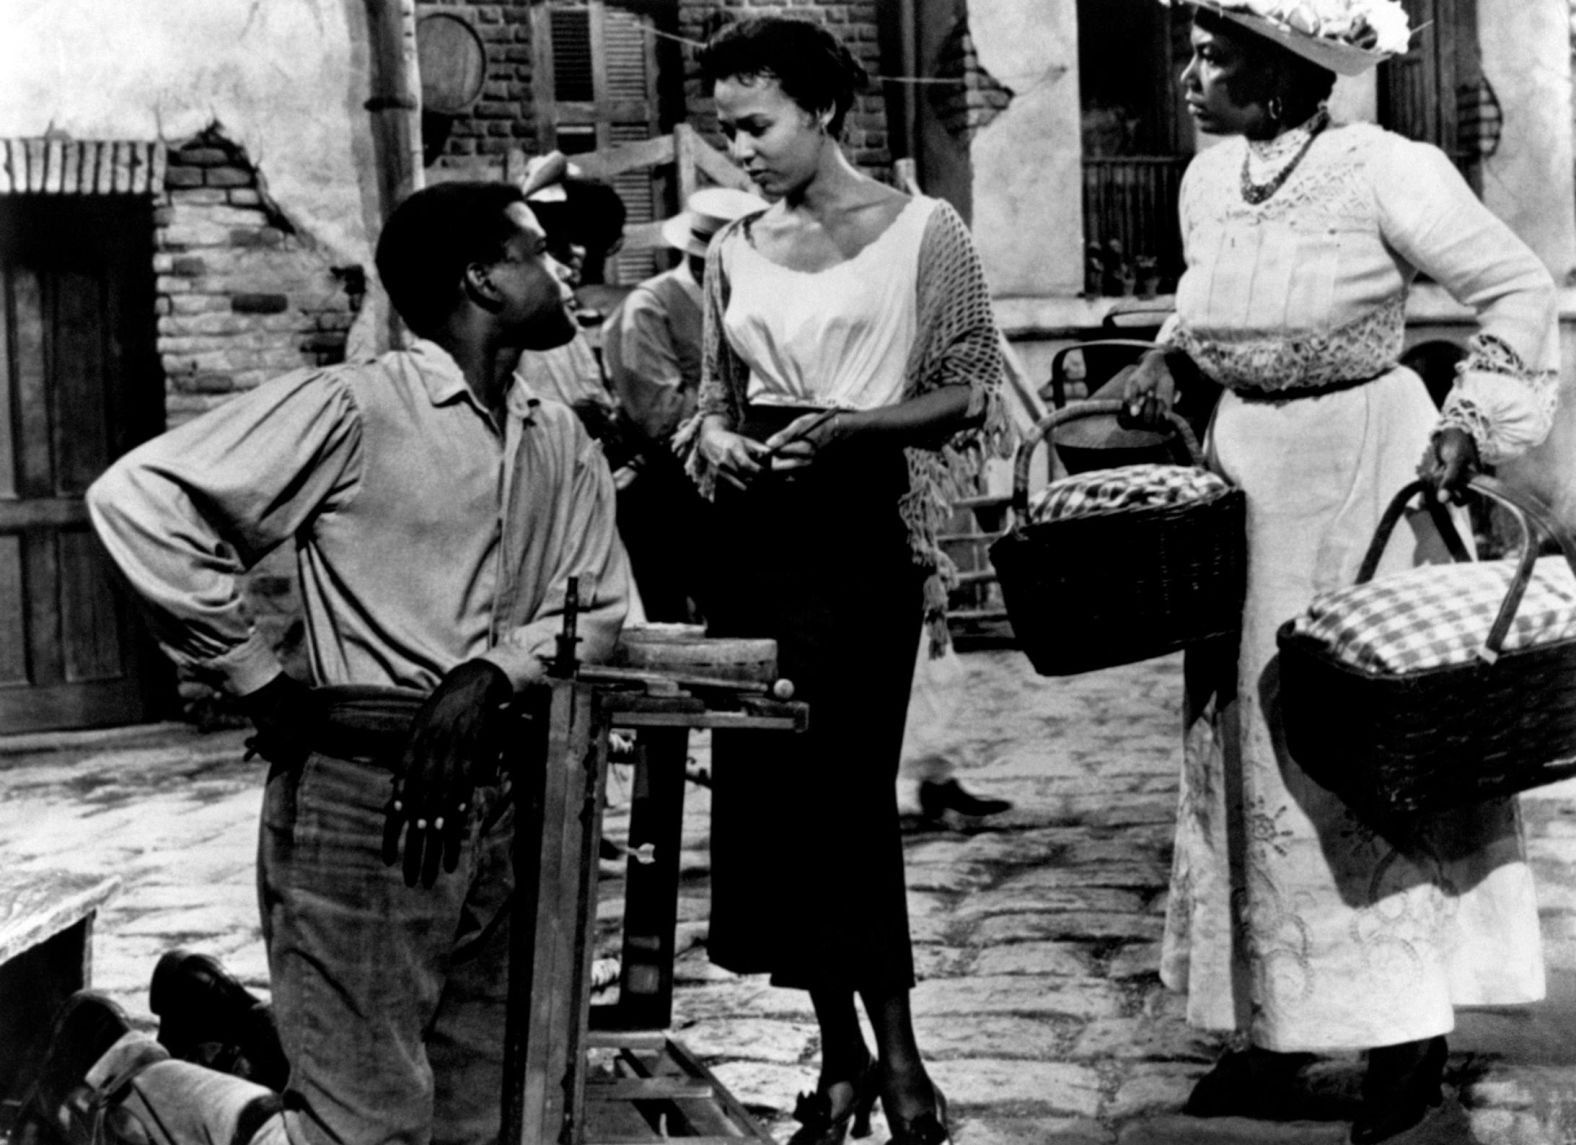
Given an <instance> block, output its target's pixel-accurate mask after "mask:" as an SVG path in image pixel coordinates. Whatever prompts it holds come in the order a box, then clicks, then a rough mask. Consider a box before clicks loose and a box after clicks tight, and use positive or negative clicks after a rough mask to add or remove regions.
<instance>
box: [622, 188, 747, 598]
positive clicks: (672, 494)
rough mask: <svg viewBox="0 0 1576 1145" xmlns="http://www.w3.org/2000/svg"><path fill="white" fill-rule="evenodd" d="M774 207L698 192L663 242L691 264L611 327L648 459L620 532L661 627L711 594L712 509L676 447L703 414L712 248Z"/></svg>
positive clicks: (640, 296) (650, 285) (649, 286)
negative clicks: (729, 229) (704, 288)
mask: <svg viewBox="0 0 1576 1145" xmlns="http://www.w3.org/2000/svg"><path fill="white" fill-rule="evenodd" d="M765 209H766V200H765V199H762V198H760V197H759V196H757V195H753V194H751V193H750V192H748V191H737V190H734V189H732V188H730V187H707V188H705V189H703V190H700V191H696V192H695V193H694V194H693V195H691V196H690V198H689V202H688V203H686V204H685V209H684V210H683V211H682V212H680V213H679V214H677V215H675V216H673V217H672V218H671V219H668V220H667V221H666V222H664V223H663V224H662V238H663V241H665V242H666V243H667V244H668V245H669V246H671V247H672V248H673V249H674V250H677V251H681V252H682V253H683V254H684V261H683V262H681V263H679V265H678V266H676V267H674V268H673V269H672V270H669V271H664V272H663V273H662V274H659V275H656V276H655V277H653V278H648V279H647V280H646V281H644V282H642V283H641V284H640V285H639V286H637V287H635V289H634V290H633V291H632V292H631V293H630V294H629V296H628V297H627V298H626V299H624V301H623V302H622V303H620V304H619V306H618V308H617V309H616V310H614V311H613V313H612V314H611V315H610V316H609V317H608V320H607V324H606V326H605V327H604V328H603V335H602V357H603V363H604V365H605V366H606V368H607V374H608V381H609V383H610V384H611V386H612V388H613V393H614V394H615V395H616V397H617V398H618V401H619V404H620V406H621V407H622V410H623V417H624V419H625V421H626V423H627V425H628V428H629V429H630V430H631V431H632V436H633V437H634V438H635V440H636V441H638V442H639V445H640V449H641V454H642V466H641V475H640V478H639V479H638V480H637V481H635V482H634V484H632V485H630V486H629V487H627V488H625V489H623V490H621V491H620V493H619V503H618V525H619V531H620V533H621V534H622V535H623V538H624V543H625V545H626V546H627V547H628V549H629V556H630V562H631V564H632V565H633V567H634V573H635V581H636V583H637V585H638V586H639V589H640V596H641V600H642V601H643V603H644V604H645V609H646V615H647V616H648V617H649V618H650V619H652V620H660V621H685V620H689V619H692V617H693V614H692V611H691V607H690V603H689V602H690V600H691V599H693V598H695V597H696V596H697V595H700V596H704V588H703V587H702V583H703V578H704V575H705V568H706V566H707V564H708V562H706V561H705V560H704V559H703V557H702V555H701V554H702V552H703V549H704V545H705V544H706V543H707V541H708V537H707V532H708V530H707V529H706V528H705V511H706V504H705V502H703V501H702V500H701V498H700V497H699V495H698V494H697V493H696V492H695V488H694V485H693V484H692V483H691V482H690V480H689V479H688V478H687V477H686V476H685V475H684V473H683V470H682V469H681V467H680V466H679V464H678V462H677V461H676V460H675V459H674V457H673V453H672V450H671V448H670V447H669V441H670V440H671V438H672V436H673V431H674V430H675V429H676V428H677V427H678V425H679V423H680V422H682V421H683V420H684V419H685V418H687V417H688V416H689V415H690V414H691V413H692V412H694V409H695V393H696V390H697V388H698V387H699V385H700V345H701V281H702V279H703V278H704V276H705V273H706V248H707V246H708V245H709V244H710V242H711V237H712V236H713V235H715V234H716V233H717V232H718V231H720V230H721V229H722V228H723V227H724V226H726V225H727V224H728V223H730V222H732V221H733V220H734V219H737V218H741V217H742V216H744V215H747V214H751V213H753V212H755V211H761V210H765Z"/></svg>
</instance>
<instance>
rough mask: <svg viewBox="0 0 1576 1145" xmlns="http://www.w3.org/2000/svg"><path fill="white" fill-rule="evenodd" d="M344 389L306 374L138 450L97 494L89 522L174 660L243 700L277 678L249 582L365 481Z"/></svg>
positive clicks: (95, 488)
mask: <svg viewBox="0 0 1576 1145" xmlns="http://www.w3.org/2000/svg"><path fill="white" fill-rule="evenodd" d="M359 448H360V433H359V426H358V422H357V417H356V409H355V406H354V404H353V402H352V401H351V398H350V395H349V393H348V391H347V389H346V387H345V386H344V385H343V383H341V382H340V381H339V380H337V379H336V378H335V377H334V376H333V375H332V374H328V373H324V372H320V371H301V372H298V373H294V374H288V375H285V376H284V377H281V378H277V379H275V380H274V381H271V382H268V383H265V384H264V385H262V386H259V387H258V388H257V389H256V390H254V391H252V392H251V393H248V394H245V395H242V396H240V397H237V398H234V399H232V400H231V401H228V402H226V403H225V404H224V405H223V406H220V407H219V408H218V409H215V410H213V411H211V412H210V413H208V414H206V415H204V416H203V417H200V418H197V419H196V420H194V421H191V422H188V423H187V424H186V425H184V426H181V427H180V428H178V429H175V430H172V431H170V432H169V433H166V434H163V435H162V436H160V437H157V438H154V439H153V440H152V441H149V442H146V443H145V444H143V445H141V446H139V447H137V448H136V449H134V450H132V451H131V452H129V453H127V454H126V455H125V456H123V457H121V458H120V459H119V460H118V461H116V462H115V463H114V464H113V465H112V466H111V467H110V468H109V470H108V471H107V472H105V473H104V474H103V476H101V477H100V478H99V479H98V480H97V481H96V482H94V483H93V485H92V486H91V487H90V488H89V490H88V493H87V504H88V512H89V514H90V516H91V518H92V521H93V526H94V528H95V530H96V531H97V533H98V536H99V539H100V540H101V541H102V542H103V544H104V547H105V549H106V550H107V551H108V552H109V555H110V557H111V558H112V559H113V560H114V562H115V564H116V566H117V567H118V568H119V569H120V571H121V572H122V573H123V574H124V575H125V577H126V578H127V580H128V581H129V582H130V584H131V587H132V588H133V589H134V590H135V592H136V594H137V596H138V597H140V598H141V600H142V601H143V602H144V604H145V606H146V608H147V611H148V613H149V616H150V619H151V622H152V627H153V631H154V635H155V637H156V639H157V640H158V641H159V644H160V646H161V647H163V649H164V650H165V652H166V653H167V654H168V655H169V656H170V657H171V658H172V659H174V660H175V661H176V663H178V664H181V665H184V666H187V667H190V668H192V669H195V670H197V671H199V672H202V673H207V674H217V675H219V676H221V677H223V678H224V679H225V680H226V682H227V683H228V686H229V688H230V690H231V691H232V692H234V693H236V694H237V695H245V694H246V693H248V692H251V691H255V690H256V689H257V688H260V687H262V686H263V685H264V684H266V683H267V682H268V681H269V680H270V679H272V678H273V677H274V676H275V675H277V674H278V673H279V671H280V666H279V661H278V658H277V657H276V656H275V655H274V653H273V652H272V650H271V649H270V648H269V647H268V646H267V644H266V643H265V642H264V640H263V639H262V638H261V636H260V635H259V634H258V632H257V630H256V628H255V626H254V625H253V624H252V623H251V621H250V619H249V618H248V617H247V615H246V612H245V610H244V608H243V605H242V601H241V594H240V588H239V584H238V578H239V576H240V574H241V573H243V572H244V571H245V570H246V569H248V568H250V567H251V566H252V565H254V564H255V563H256V562H257V561H258V560H260V559H261V558H262V557H263V556H265V555H266V554H267V553H268V552H270V551H271V550H273V549H274V548H276V547H277V546H279V545H280V544H283V543H284V542H286V541H288V540H290V539H291V538H292V537H293V536H294V535H295V533H296V531H297V530H298V529H300V528H301V527H302V526H303V524H304V523H305V522H306V521H307V520H308V519H309V518H310V517H311V515H312V514H313V513H314V512H315V511H316V510H317V509H318V508H320V507H321V506H322V505H323V504H324V503H325V502H326V501H328V500H329V499H330V498H331V497H333V496H335V495H336V494H340V493H343V492H344V491H345V490H347V489H348V488H349V487H350V486H352V485H353V484H354V482H355V475H356V472H357V467H358V465H359Z"/></svg>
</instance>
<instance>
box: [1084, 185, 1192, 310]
mask: <svg viewBox="0 0 1576 1145" xmlns="http://www.w3.org/2000/svg"><path fill="white" fill-rule="evenodd" d="M1191 158H1192V156H1190V155H1121V156H1086V157H1085V158H1084V161H1083V170H1084V180H1083V207H1084V240H1085V249H1086V251H1087V252H1088V261H1087V263H1086V272H1085V289H1086V290H1087V291H1088V292H1089V293H1091V294H1108V295H1109V294H1135V293H1136V294H1152V293H1166V292H1169V291H1170V290H1172V289H1174V288H1175V286H1176V280H1177V277H1178V276H1179V275H1180V274H1181V273H1182V234H1181V229H1180V227H1179V226H1178V223H1177V194H1178V191H1179V189H1180V188H1181V185H1182V172H1183V170H1184V169H1186V167H1187V165H1188V161H1189V160H1190V159H1191Z"/></svg>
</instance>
